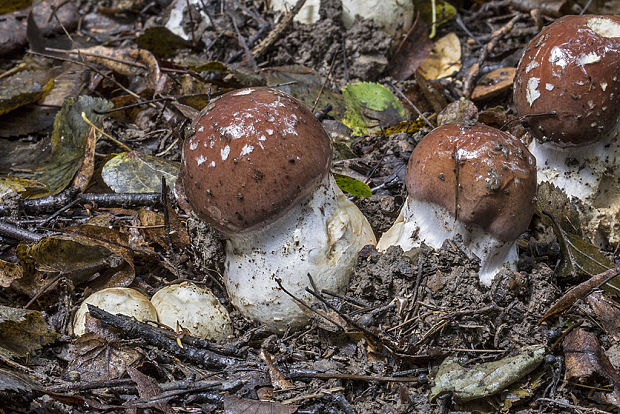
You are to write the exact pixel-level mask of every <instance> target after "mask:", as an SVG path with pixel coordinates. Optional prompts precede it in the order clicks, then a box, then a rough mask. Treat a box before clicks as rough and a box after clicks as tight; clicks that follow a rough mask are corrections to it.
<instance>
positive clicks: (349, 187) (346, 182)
mask: <svg viewBox="0 0 620 414" xmlns="http://www.w3.org/2000/svg"><path fill="white" fill-rule="evenodd" d="M333 176H334V180H336V184H338V187H340V189H341V190H342V191H344V192H345V193H349V194H351V195H352V196H354V197H370V196H371V195H372V191H371V190H370V187H368V184H366V183H363V182H361V181H360V180H357V179H355V178H353V177H349V176H346V175H342V174H338V173H334V174H333Z"/></svg>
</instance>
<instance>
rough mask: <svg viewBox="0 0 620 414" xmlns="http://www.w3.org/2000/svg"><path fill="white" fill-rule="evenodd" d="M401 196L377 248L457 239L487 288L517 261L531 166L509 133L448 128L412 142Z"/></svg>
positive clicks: (528, 209)
mask: <svg viewBox="0 0 620 414" xmlns="http://www.w3.org/2000/svg"><path fill="white" fill-rule="evenodd" d="M406 180H407V183H406V184H407V192H408V197H407V201H406V202H405V205H404V206H403V208H402V210H401V212H400V215H399V217H398V219H397V221H396V223H395V224H394V225H393V226H392V228H391V229H389V230H388V231H387V232H386V233H385V234H384V235H383V236H382V237H381V240H379V243H378V244H377V249H379V250H386V249H387V248H388V247H389V246H391V245H398V246H401V247H402V248H403V250H405V251H407V250H410V249H412V248H414V247H417V246H419V245H420V244H421V243H422V242H423V243H425V244H427V245H429V246H431V247H434V248H439V247H441V245H442V244H443V242H444V241H445V240H447V239H453V238H455V237H457V236H458V237H460V238H461V239H462V240H461V241H462V242H463V246H464V248H465V249H464V250H465V251H466V252H468V251H469V253H470V254H471V255H475V256H476V257H478V258H479V259H480V271H479V276H480V281H481V282H482V283H483V284H485V285H490V284H491V282H492V281H493V278H494V277H495V275H496V273H497V272H498V271H499V270H500V269H501V268H502V267H503V266H504V265H507V266H508V267H511V268H514V267H515V266H516V263H517V260H518V258H517V251H516V243H515V240H516V239H517V237H518V236H519V235H520V234H521V233H523V232H524V231H525V230H526V229H527V227H528V225H529V223H530V220H531V218H532V214H533V212H534V196H535V195H536V161H535V160H534V157H532V155H531V154H530V153H529V151H528V150H527V148H526V147H525V146H524V145H523V144H522V143H521V142H520V141H519V140H518V139H517V138H515V137H513V136H512V135H510V134H508V133H506V132H502V131H500V130H497V129H495V128H491V127H489V126H486V125H474V126H465V125H460V124H448V125H444V126H441V127H439V128H436V129H435V130H433V131H432V132H431V133H429V134H428V135H427V136H426V137H424V139H422V141H420V143H419V144H418V145H417V147H416V148H415V150H414V151H413V154H412V155H411V158H410V159H409V163H408V165H407V176H406Z"/></svg>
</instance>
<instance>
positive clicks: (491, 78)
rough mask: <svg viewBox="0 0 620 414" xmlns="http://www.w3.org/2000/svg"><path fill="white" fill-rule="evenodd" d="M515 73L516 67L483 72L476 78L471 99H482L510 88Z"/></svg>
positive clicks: (494, 95)
mask: <svg viewBox="0 0 620 414" xmlns="http://www.w3.org/2000/svg"><path fill="white" fill-rule="evenodd" d="M515 73H517V68H499V69H495V70H492V71H491V72H489V73H487V74H485V75H484V76H483V77H481V78H480V80H478V83H477V84H476V87H475V88H474V90H473V91H472V93H471V99H473V100H474V101H482V100H485V99H489V98H493V97H496V96H498V95H500V94H502V93H504V92H506V91H509V90H511V89H512V81H513V80H514V77H515Z"/></svg>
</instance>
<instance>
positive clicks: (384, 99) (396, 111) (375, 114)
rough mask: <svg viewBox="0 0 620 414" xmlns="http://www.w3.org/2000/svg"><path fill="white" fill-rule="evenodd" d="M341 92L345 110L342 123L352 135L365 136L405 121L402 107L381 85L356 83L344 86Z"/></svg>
mask: <svg viewBox="0 0 620 414" xmlns="http://www.w3.org/2000/svg"><path fill="white" fill-rule="evenodd" d="M342 92H343V94H344V99H345V102H346V108H347V109H346V113H345V115H344V119H343V120H342V122H343V123H344V124H345V125H346V126H348V127H349V128H351V130H352V131H353V135H366V134H368V133H370V132H372V131H377V130H379V127H382V128H386V127H389V126H392V125H395V124H397V123H399V122H402V121H404V120H405V119H407V117H406V113H405V108H404V107H403V105H402V104H401V103H400V101H399V100H398V99H396V97H395V96H394V94H393V93H392V92H391V91H390V90H389V89H388V88H386V87H385V86H383V85H380V84H378V83H373V82H358V83H354V84H351V85H348V86H346V87H345V88H344V89H343V90H342Z"/></svg>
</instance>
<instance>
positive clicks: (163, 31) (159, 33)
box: [136, 26, 192, 59]
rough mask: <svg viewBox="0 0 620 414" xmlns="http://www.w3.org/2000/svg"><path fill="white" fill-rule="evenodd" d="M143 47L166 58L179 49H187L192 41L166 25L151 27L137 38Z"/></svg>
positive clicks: (137, 41)
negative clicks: (173, 31)
mask: <svg viewBox="0 0 620 414" xmlns="http://www.w3.org/2000/svg"><path fill="white" fill-rule="evenodd" d="M136 43H137V44H138V46H140V47H141V48H143V49H146V50H149V51H151V52H153V54H154V55H155V56H157V57H158V58H162V59H166V58H168V57H170V56H172V55H173V54H174V53H175V52H176V51H177V50H179V49H187V48H188V47H191V45H192V43H191V42H189V41H187V40H185V39H183V38H182V37H180V36H178V35H176V34H174V33H172V32H171V31H170V30H169V29H168V28H166V27H160V26H158V27H149V28H147V29H145V30H144V33H142V34H141V35H140V36H138V37H137V38H136Z"/></svg>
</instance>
